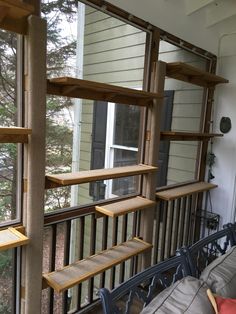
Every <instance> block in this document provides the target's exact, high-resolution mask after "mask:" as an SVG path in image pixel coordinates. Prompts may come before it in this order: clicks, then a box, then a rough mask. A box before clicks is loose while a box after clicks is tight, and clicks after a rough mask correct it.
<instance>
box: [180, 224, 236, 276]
mask: <svg viewBox="0 0 236 314" xmlns="http://www.w3.org/2000/svg"><path fill="white" fill-rule="evenodd" d="M235 235H236V233H235ZM235 240H236V239H234V234H233V230H232V227H231V226H230V227H229V226H225V227H224V229H222V230H220V231H218V232H216V233H214V234H211V235H209V236H207V237H206V238H204V239H201V240H199V241H198V242H196V243H194V244H192V245H191V246H189V247H184V248H181V249H180V250H178V251H177V254H180V255H185V256H186V258H187V263H188V265H189V268H190V272H191V276H193V277H196V278H199V277H200V275H201V273H202V271H203V269H204V268H205V267H206V266H207V265H209V264H210V263H211V262H212V261H213V260H214V259H216V258H217V257H219V256H221V255H223V254H225V252H226V251H227V250H228V249H229V248H231V247H232V246H233V245H235V244H236V241H235Z"/></svg>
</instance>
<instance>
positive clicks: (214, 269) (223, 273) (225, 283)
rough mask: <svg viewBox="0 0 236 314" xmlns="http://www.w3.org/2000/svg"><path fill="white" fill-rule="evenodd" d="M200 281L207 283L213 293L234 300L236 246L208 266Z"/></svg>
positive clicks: (235, 292)
mask: <svg viewBox="0 0 236 314" xmlns="http://www.w3.org/2000/svg"><path fill="white" fill-rule="evenodd" d="M200 279H202V280H203V281H205V282H206V283H207V285H208V286H209V287H210V289H211V291H212V292H213V293H216V294H219V295H220V296H222V297H227V298H236V246H234V247H232V248H231V249H230V250H229V251H228V252H227V253H226V254H224V255H222V256H220V257H218V258H217V259H216V260H214V261H213V262H212V263H211V264H210V265H208V266H207V267H206V268H205V269H204V271H203V272H202V274H201V277H200Z"/></svg>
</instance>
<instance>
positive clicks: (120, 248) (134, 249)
mask: <svg viewBox="0 0 236 314" xmlns="http://www.w3.org/2000/svg"><path fill="white" fill-rule="evenodd" d="M151 247H152V245H151V244H149V243H146V242H144V241H142V240H140V239H138V238H134V239H132V240H129V241H127V242H124V243H121V244H119V245H117V246H114V247H112V248H110V249H108V250H105V251H102V252H100V253H98V254H96V255H93V256H90V257H88V258H86V259H84V260H81V261H78V262H76V263H73V264H71V265H68V266H65V267H64V268H62V269H59V270H56V271H54V272H51V273H48V274H44V275H43V280H44V282H45V283H46V285H47V286H50V287H52V288H53V289H54V290H56V291H57V292H63V291H65V290H67V289H69V288H71V287H73V286H75V285H78V284H79V283H81V282H83V281H85V280H88V279H89V278H91V277H94V276H96V275H98V274H100V273H103V272H104V271H105V270H107V269H109V268H112V267H113V266H115V265H118V264H120V263H122V262H124V261H126V260H127V259H129V258H131V257H133V256H136V255H137V254H140V253H142V252H144V251H146V250H149V249H151ZM46 285H44V286H46Z"/></svg>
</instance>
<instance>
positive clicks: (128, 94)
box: [47, 77, 163, 106]
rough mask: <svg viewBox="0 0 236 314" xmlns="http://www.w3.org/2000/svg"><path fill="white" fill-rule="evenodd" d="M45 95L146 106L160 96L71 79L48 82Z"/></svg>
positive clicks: (56, 79)
mask: <svg viewBox="0 0 236 314" xmlns="http://www.w3.org/2000/svg"><path fill="white" fill-rule="evenodd" d="M47 93H48V94H52V95H58V96H67V97H74V98H82V99H92V100H102V101H110V102H114V103H120V104H128V105H136V106H147V105H149V104H150V103H152V101H153V100H154V99H159V98H163V95H162V94H156V93H149V92H146V91H142V90H135V89H130V88H125V87H119V86H114V85H110V84H104V83H98V82H92V81H86V80H81V79H76V78H72V77H58V78H53V79H50V80H48V82H47Z"/></svg>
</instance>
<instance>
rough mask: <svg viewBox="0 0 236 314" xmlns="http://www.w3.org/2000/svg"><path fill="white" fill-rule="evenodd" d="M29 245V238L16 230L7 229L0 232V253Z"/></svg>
mask: <svg viewBox="0 0 236 314" xmlns="http://www.w3.org/2000/svg"><path fill="white" fill-rule="evenodd" d="M28 243H29V238H27V237H26V236H25V235H24V234H22V233H21V232H19V231H18V230H16V228H8V229H5V230H1V231H0V251H3V250H9V249H12V248H15V247H18V246H22V245H26V244H28Z"/></svg>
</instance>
